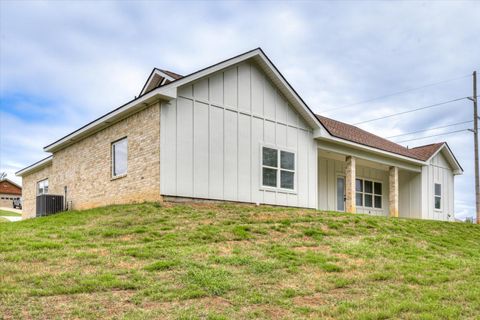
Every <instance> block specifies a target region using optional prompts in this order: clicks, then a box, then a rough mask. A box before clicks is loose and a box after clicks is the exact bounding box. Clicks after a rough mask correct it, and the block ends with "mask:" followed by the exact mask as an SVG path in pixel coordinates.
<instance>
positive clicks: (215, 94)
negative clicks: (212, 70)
mask: <svg viewBox="0 0 480 320" xmlns="http://www.w3.org/2000/svg"><path fill="white" fill-rule="evenodd" d="M209 98H210V102H211V103H212V104H215V105H223V73H221V72H220V73H216V74H215V75H213V76H212V77H210V79H209Z"/></svg>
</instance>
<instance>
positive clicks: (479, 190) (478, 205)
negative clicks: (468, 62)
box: [470, 71, 480, 224]
mask: <svg viewBox="0 0 480 320" xmlns="http://www.w3.org/2000/svg"><path fill="white" fill-rule="evenodd" d="M472 76H473V97H472V99H470V100H472V101H473V139H474V141H473V143H474V149H475V209H476V214H477V224H480V181H479V172H478V171H479V168H478V110H477V101H478V99H477V71H473V75H472Z"/></svg>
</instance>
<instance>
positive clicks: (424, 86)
mask: <svg viewBox="0 0 480 320" xmlns="http://www.w3.org/2000/svg"><path fill="white" fill-rule="evenodd" d="M470 76H471V75H470V74H467V75H465V76H461V77H456V78H452V79H446V80H442V81H439V82H434V83H429V84H426V85H423V86H420V87H416V88H410V89H406V90H402V91H397V92H393V93H389V94H385V95H383V96H378V97H374V98H369V99H367V100H362V101H359V102H354V103H349V104H346V105H343V106H340V107H335V108H333V109H329V110H326V111H322V113H327V112H331V111H336V110H341V109H346V108H350V107H353V106H356V105H359V104H364V103H367V102H371V101H375V100H379V99H383V98H388V97H391V96H395V95H399V94H403V93H407V92H410V91H416V90H420V89H424V88H428V87H432V86H436V85H439V84H442V83H447V82H451V81H455V80H459V79H463V78H467V77H470Z"/></svg>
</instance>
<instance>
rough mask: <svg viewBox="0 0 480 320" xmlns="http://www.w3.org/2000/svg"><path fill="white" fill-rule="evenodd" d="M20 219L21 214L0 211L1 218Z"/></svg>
mask: <svg viewBox="0 0 480 320" xmlns="http://www.w3.org/2000/svg"><path fill="white" fill-rule="evenodd" d="M1 216H4V217H20V216H22V215H21V214H20V213H16V212H13V211H7V210H0V217H1Z"/></svg>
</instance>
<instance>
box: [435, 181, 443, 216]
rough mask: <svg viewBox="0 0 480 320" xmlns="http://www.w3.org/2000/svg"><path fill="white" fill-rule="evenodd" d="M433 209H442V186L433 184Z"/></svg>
mask: <svg viewBox="0 0 480 320" xmlns="http://www.w3.org/2000/svg"><path fill="white" fill-rule="evenodd" d="M434 201H435V209H436V210H441V209H442V185H441V184H440V183H435V196H434Z"/></svg>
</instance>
